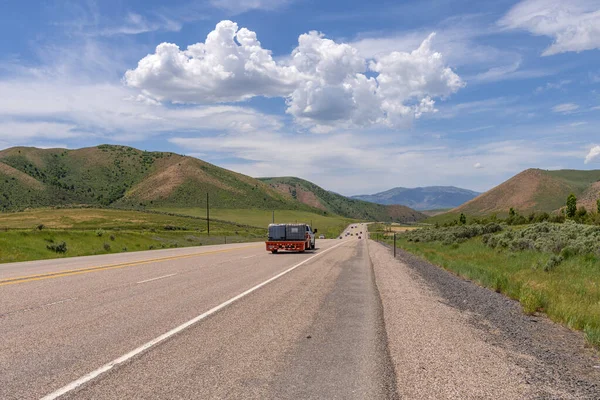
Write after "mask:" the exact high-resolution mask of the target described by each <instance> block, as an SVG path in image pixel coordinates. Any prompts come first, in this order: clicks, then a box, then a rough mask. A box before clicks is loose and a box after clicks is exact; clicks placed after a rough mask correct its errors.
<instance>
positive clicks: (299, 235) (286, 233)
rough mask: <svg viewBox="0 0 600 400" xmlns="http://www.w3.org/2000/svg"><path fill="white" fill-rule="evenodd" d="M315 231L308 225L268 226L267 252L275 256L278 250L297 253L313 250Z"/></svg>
mask: <svg viewBox="0 0 600 400" xmlns="http://www.w3.org/2000/svg"><path fill="white" fill-rule="evenodd" d="M316 233H317V230H316V229H315V230H314V231H313V230H312V228H311V226H310V225H308V224H270V225H269V240H267V242H266V247H267V251H270V252H271V253H273V254H275V253H277V252H278V251H279V250H285V251H298V252H303V251H305V250H314V249H315V244H316V235H315V234H316Z"/></svg>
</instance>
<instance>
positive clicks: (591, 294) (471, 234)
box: [370, 219, 600, 348]
mask: <svg viewBox="0 0 600 400" xmlns="http://www.w3.org/2000/svg"><path fill="white" fill-rule="evenodd" d="M370 230H372V231H373V232H376V231H379V232H380V237H384V239H383V240H385V241H386V242H388V243H391V240H392V239H391V236H390V235H389V234H388V235H387V236H383V235H384V233H385V226H382V225H373V226H371V227H370ZM371 237H372V238H374V235H373V233H372V234H371ZM396 245H397V246H398V247H399V248H402V249H404V250H406V251H409V252H411V253H413V254H417V255H419V256H421V257H424V258H425V259H427V260H429V261H430V262H432V263H434V264H437V265H439V266H442V267H443V268H445V269H448V270H450V271H452V272H454V273H456V274H458V275H460V276H463V277H465V278H467V279H470V280H473V281H475V282H477V283H478V284H480V285H482V286H485V287H488V288H491V289H493V290H495V291H497V292H500V293H504V294H506V295H507V296H509V297H511V298H513V299H516V300H518V301H520V302H521V304H522V306H523V311H524V312H525V313H527V314H533V313H535V312H544V313H546V314H547V315H548V316H549V317H550V318H551V319H552V320H554V321H557V322H560V323H563V324H565V325H566V326H568V327H570V328H572V329H577V330H582V331H584V333H585V335H586V338H587V340H588V341H589V343H591V344H592V345H594V346H596V347H599V348H600V227H599V226H592V225H583V224H581V223H577V222H576V221H574V220H572V219H567V220H566V222H564V223H553V222H548V221H544V222H537V223H535V222H533V223H531V224H529V225H519V226H511V225H508V224H507V223H506V222H502V223H498V222H488V223H487V224H478V223H473V224H470V225H467V224H458V225H454V226H446V227H441V226H440V227H437V228H436V227H429V228H423V229H418V230H413V231H409V232H405V233H402V234H399V235H397V244H396Z"/></svg>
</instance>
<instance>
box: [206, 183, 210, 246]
mask: <svg viewBox="0 0 600 400" xmlns="http://www.w3.org/2000/svg"><path fill="white" fill-rule="evenodd" d="M206 230H207V231H208V236H210V213H209V211H208V192H207V193H206Z"/></svg>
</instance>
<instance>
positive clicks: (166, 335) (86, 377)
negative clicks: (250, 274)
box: [41, 241, 346, 400]
mask: <svg viewBox="0 0 600 400" xmlns="http://www.w3.org/2000/svg"><path fill="white" fill-rule="evenodd" d="M345 243H346V242H345V241H344V242H342V243H339V244H336V245H335V246H333V247H330V248H328V249H326V250H324V251H322V252H320V253H318V254H315V255H314V256H312V257H309V258H307V259H306V260H304V261H302V262H301V263H298V264H296V265H294V266H293V267H290V268H288V269H286V270H285V271H283V272H281V273H279V274H277V275H275V276H273V277H272V278H269V279H267V280H266V281H264V282H262V283H259V284H258V285H256V286H254V287H253V288H250V289H248V290H246V291H245V292H243V293H240V294H238V295H237V296H235V297H232V298H230V299H229V300H227V301H225V302H224V303H221V304H219V305H218V306H216V307H213V308H211V309H210V310H208V311H206V312H204V313H202V314H200V315H198V316H197V317H195V318H193V319H191V320H189V321H187V322H185V323H183V324H181V325H179V326H178V327H176V328H173V329H171V330H170V331H168V332H167V333H164V334H162V335H160V336H158V337H157V338H155V339H152V340H151V341H149V342H147V343H145V344H143V345H141V346H140V347H138V348H136V349H134V350H132V351H130V352H129V353H127V354H125V355H122V356H121V357H119V358H117V359H115V360H113V361H111V362H109V363H108V364H104V365H103V366H101V367H100V368H98V369H96V370H95V371H92V372H90V373H89V374H86V375H84V376H82V377H81V378H79V379H77V380H75V381H73V382H71V383H69V384H68V385H66V386H63V387H62V388H60V389H58V390H56V391H54V392H52V393H50V394H48V395H46V396H44V397H42V398H41V400H54V399H57V398H59V397H60V396H62V395H64V394H67V393H68V392H70V391H72V390H74V389H77V388H78V387H79V386H81V385H83V384H85V383H87V382H89V381H91V380H93V379H95V378H97V377H98V376H100V375H102V374H103V373H105V372H107V371H109V370H111V369H112V368H114V367H115V366H117V365H119V364H122V363H124V362H125V361H128V360H130V359H131V358H133V357H135V356H137V355H138V354H140V353H143V352H144V351H146V350H148V349H149V348H151V347H153V346H156V345H157V344H159V343H160V342H162V341H164V340H166V339H168V338H170V337H171V336H173V335H175V334H177V333H179V332H181V331H183V330H185V329H187V328H189V327H190V326H192V325H194V324H195V323H197V322H199V321H202V320H203V319H205V318H206V317H208V316H210V315H211V314H214V313H216V312H217V311H219V310H221V309H223V308H225V307H227V306H228V305H230V304H231V303H233V302H235V301H237V300H239V299H241V298H242V297H244V296H247V295H249V294H250V293H252V292H254V291H256V290H258V289H260V288H261V287H263V286H265V285H267V284H269V283H271V282H273V281H274V280H276V279H278V278H280V277H282V276H283V275H285V274H287V273H289V272H292V271H293V270H295V269H296V268H298V267H299V266H301V265H303V264H306V263H307V262H309V261H310V260H312V259H313V258H315V257H318V256H320V255H323V254H325V253H327V252H328V251H330V250H333V249H335V248H336V247H338V246H341V245H342V244H345Z"/></svg>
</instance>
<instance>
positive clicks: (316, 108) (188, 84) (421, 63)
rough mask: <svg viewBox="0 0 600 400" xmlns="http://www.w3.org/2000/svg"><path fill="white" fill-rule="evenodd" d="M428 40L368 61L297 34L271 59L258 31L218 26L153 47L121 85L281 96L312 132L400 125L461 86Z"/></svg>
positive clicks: (176, 92) (314, 35) (203, 98)
mask: <svg viewBox="0 0 600 400" xmlns="http://www.w3.org/2000/svg"><path fill="white" fill-rule="evenodd" d="M433 38H434V34H431V35H430V36H429V37H428V38H427V39H425V40H424V41H423V42H422V43H421V45H420V46H419V47H418V48H417V49H416V50H414V51H412V52H410V53H409V52H399V51H392V52H389V53H385V54H379V55H376V56H374V58H371V59H367V58H364V57H363V56H361V55H360V53H359V51H358V50H357V49H356V48H355V47H353V46H352V45H350V44H346V43H336V42H335V41H333V40H331V39H327V38H325V37H324V35H323V34H321V33H319V32H315V31H312V32H309V33H306V34H302V35H300V36H299V38H298V46H297V47H296V48H295V49H294V50H293V51H292V53H291V55H289V56H288V57H286V58H284V59H282V61H276V60H275V59H274V58H273V57H272V55H271V51H269V50H267V49H264V48H263V47H262V46H261V43H260V42H259V41H258V39H257V37H256V33H254V32H252V31H250V30H248V29H246V28H238V25H237V24H236V23H235V22H232V21H221V22H219V23H218V24H217V26H216V28H215V30H214V31H212V32H210V33H209V34H208V36H207V38H206V41H205V42H204V43H197V44H194V45H191V46H189V47H188V48H187V49H186V50H181V49H180V48H179V47H178V46H177V45H175V44H170V43H162V44H160V45H158V46H157V48H156V52H155V53H154V54H150V55H148V56H146V57H144V58H143V59H142V60H140V61H139V63H138V66H137V68H135V69H132V70H129V71H127V72H126V74H125V78H124V80H125V83H126V84H127V85H128V86H130V87H133V88H137V89H139V90H140V92H141V93H142V94H143V96H144V98H154V99H156V100H158V101H170V102H174V103H198V104H211V103H222V102H238V101H243V100H247V99H250V98H252V97H256V96H266V97H282V98H284V99H285V101H286V105H287V110H286V112H287V113H288V114H290V115H292V116H293V117H294V118H295V119H296V121H297V122H299V123H301V124H303V125H307V126H310V127H311V128H312V129H313V130H315V131H318V132H325V131H327V130H328V129H329V128H328V127H331V126H332V125H340V124H342V125H353V126H367V125H373V124H381V125H387V126H400V125H402V124H404V123H406V122H407V121H408V122H410V121H411V120H413V119H414V118H419V117H421V116H422V115H423V114H424V113H431V112H435V111H436V109H435V101H434V98H443V97H446V96H448V95H450V94H452V93H454V92H456V91H458V90H459V89H460V88H462V87H463V86H464V82H463V81H462V80H461V78H460V77H459V76H458V75H457V74H456V73H454V71H452V69H451V68H449V67H448V66H446V65H445V63H444V61H443V58H442V55H441V54H440V53H439V52H435V51H432V49H431V42H432V40H433Z"/></svg>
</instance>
